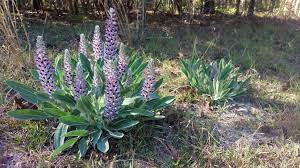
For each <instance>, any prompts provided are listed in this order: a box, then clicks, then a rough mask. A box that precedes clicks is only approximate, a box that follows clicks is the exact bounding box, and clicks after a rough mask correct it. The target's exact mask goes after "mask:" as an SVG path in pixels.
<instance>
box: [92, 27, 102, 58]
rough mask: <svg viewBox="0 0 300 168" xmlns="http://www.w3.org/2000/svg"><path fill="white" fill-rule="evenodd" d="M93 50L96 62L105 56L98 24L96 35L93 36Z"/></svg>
mask: <svg viewBox="0 0 300 168" xmlns="http://www.w3.org/2000/svg"><path fill="white" fill-rule="evenodd" d="M93 51H94V58H95V62H97V61H98V59H100V58H101V59H102V58H103V45H102V40H101V33H100V27H99V26H98V25H96V26H95V31H94V37H93Z"/></svg>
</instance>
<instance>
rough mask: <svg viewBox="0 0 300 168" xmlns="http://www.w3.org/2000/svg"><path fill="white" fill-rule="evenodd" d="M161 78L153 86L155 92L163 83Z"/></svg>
mask: <svg viewBox="0 0 300 168" xmlns="http://www.w3.org/2000/svg"><path fill="white" fill-rule="evenodd" d="M163 81H164V80H163V78H161V79H160V80H158V81H157V82H156V83H155V85H154V88H155V90H156V89H158V88H159V87H160V85H161V84H162V83H163Z"/></svg>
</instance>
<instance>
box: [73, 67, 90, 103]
mask: <svg viewBox="0 0 300 168" xmlns="http://www.w3.org/2000/svg"><path fill="white" fill-rule="evenodd" d="M87 92H88V90H87V84H86V81H85V79H84V75H83V69H82V65H81V62H78V63H77V69H76V78H75V81H74V98H75V100H78V99H79V98H80V96H86V95H87Z"/></svg>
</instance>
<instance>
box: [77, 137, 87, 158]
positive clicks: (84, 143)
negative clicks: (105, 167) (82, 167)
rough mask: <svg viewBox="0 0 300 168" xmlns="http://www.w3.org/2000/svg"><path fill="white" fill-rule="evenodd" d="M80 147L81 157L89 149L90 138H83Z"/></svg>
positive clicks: (79, 143)
mask: <svg viewBox="0 0 300 168" xmlns="http://www.w3.org/2000/svg"><path fill="white" fill-rule="evenodd" d="M78 148H79V151H78V153H79V157H84V156H85V154H86V152H87V151H88V149H89V139H88V138H81V139H80V141H79V142H78Z"/></svg>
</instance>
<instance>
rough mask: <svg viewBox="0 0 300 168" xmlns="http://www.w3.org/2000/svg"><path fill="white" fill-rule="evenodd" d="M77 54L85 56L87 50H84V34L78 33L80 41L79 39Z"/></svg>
mask: <svg viewBox="0 0 300 168" xmlns="http://www.w3.org/2000/svg"><path fill="white" fill-rule="evenodd" d="M78 53H79V54H83V55H84V56H86V57H87V50H86V40H85V36H84V34H80V41H79V51H78Z"/></svg>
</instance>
